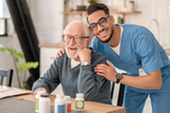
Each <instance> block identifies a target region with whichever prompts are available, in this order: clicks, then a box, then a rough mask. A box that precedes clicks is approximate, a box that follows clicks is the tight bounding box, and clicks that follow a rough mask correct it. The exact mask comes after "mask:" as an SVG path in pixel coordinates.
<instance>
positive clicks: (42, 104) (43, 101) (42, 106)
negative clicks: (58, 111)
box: [39, 94, 51, 113]
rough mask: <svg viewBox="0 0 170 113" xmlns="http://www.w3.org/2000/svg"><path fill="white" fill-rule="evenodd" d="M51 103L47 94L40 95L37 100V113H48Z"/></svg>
mask: <svg viewBox="0 0 170 113" xmlns="http://www.w3.org/2000/svg"><path fill="white" fill-rule="evenodd" d="M50 105H51V102H50V98H49V95H48V94H41V97H40V99H39V113H50V112H51V106H50Z"/></svg>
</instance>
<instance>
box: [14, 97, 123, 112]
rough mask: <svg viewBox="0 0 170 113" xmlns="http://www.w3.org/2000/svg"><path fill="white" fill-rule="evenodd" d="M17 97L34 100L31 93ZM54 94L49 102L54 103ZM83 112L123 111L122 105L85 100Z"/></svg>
mask: <svg viewBox="0 0 170 113" xmlns="http://www.w3.org/2000/svg"><path fill="white" fill-rule="evenodd" d="M16 97H17V98H23V99H25V100H29V101H35V97H34V95H32V94H26V95H20V96H16ZM55 98H56V96H55V95H50V99H51V104H52V105H54V100H55ZM71 101H72V109H74V108H75V103H74V99H71ZM84 112H85V113H125V108H124V107H119V106H114V105H109V104H102V103H97V102H91V101H85V108H84Z"/></svg>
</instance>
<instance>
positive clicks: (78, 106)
mask: <svg viewBox="0 0 170 113" xmlns="http://www.w3.org/2000/svg"><path fill="white" fill-rule="evenodd" d="M75 110H77V111H83V110H84V94H83V93H77V94H76V99H75Z"/></svg>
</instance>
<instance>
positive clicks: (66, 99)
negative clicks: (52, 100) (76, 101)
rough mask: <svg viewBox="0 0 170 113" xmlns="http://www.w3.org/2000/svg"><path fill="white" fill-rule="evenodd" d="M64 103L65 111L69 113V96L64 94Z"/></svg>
mask: <svg viewBox="0 0 170 113" xmlns="http://www.w3.org/2000/svg"><path fill="white" fill-rule="evenodd" d="M64 100H65V104H66V111H67V113H71V97H70V96H64Z"/></svg>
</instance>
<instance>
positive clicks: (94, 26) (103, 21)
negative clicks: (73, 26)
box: [89, 16, 110, 31]
mask: <svg viewBox="0 0 170 113" xmlns="http://www.w3.org/2000/svg"><path fill="white" fill-rule="evenodd" d="M109 17H110V16H107V17H102V18H100V19H99V21H98V22H96V23H91V24H90V26H89V29H90V30H92V31H95V30H97V24H99V25H100V26H102V27H104V26H105V25H106V23H107V19H108V18H109Z"/></svg>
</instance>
